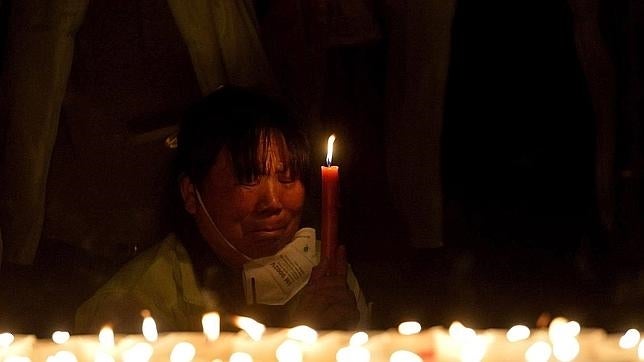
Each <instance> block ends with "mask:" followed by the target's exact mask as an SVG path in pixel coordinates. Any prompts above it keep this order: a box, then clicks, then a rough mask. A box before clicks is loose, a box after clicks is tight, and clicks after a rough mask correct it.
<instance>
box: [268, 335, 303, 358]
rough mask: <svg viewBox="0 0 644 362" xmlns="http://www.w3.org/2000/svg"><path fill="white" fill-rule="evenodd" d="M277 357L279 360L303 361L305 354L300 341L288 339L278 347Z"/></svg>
mask: <svg viewBox="0 0 644 362" xmlns="http://www.w3.org/2000/svg"><path fill="white" fill-rule="evenodd" d="M275 357H276V358H277V360H278V361H279V362H301V361H302V359H303V357H304V356H303V353H302V348H301V347H300V345H299V343H297V342H296V341H293V340H288V339H287V340H286V341H284V342H283V343H282V344H280V345H279V347H277V350H276V351H275Z"/></svg>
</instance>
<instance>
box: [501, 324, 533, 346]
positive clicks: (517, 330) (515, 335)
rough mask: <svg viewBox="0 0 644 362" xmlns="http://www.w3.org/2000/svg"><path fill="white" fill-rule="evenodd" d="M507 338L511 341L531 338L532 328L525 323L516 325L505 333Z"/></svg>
mask: <svg viewBox="0 0 644 362" xmlns="http://www.w3.org/2000/svg"><path fill="white" fill-rule="evenodd" d="M505 338H507V339H508V341H509V342H518V341H523V340H525V339H528V338H530V328H528V327H526V326H524V325H520V324H519V325H516V326H514V327H512V328H510V329H509V330H508V332H507V333H506V334H505Z"/></svg>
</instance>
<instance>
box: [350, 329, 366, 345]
mask: <svg viewBox="0 0 644 362" xmlns="http://www.w3.org/2000/svg"><path fill="white" fill-rule="evenodd" d="M367 342H369V335H368V334H367V333H366V332H362V331H361V332H356V333H354V334H353V335H351V338H350V339H349V345H350V346H362V345H365V344H367Z"/></svg>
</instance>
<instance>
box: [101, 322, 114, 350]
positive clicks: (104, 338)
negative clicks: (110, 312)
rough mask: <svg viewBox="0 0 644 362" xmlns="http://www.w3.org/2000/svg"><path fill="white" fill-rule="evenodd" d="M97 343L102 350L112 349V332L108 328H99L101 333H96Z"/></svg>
mask: <svg viewBox="0 0 644 362" xmlns="http://www.w3.org/2000/svg"><path fill="white" fill-rule="evenodd" d="M98 343H99V344H100V345H101V347H102V348H104V349H110V348H113V347H114V331H113V330H112V328H111V327H110V326H105V327H103V328H101V331H100V332H99V333H98Z"/></svg>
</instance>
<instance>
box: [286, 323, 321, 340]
mask: <svg viewBox="0 0 644 362" xmlns="http://www.w3.org/2000/svg"><path fill="white" fill-rule="evenodd" d="M287 335H288V338H290V339H292V340H295V341H298V342H303V343H305V344H313V343H315V341H316V340H317V339H318V332H316V331H315V329H313V328H311V327H309V326H297V327H293V328H291V329H289V330H288V334H287Z"/></svg>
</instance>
